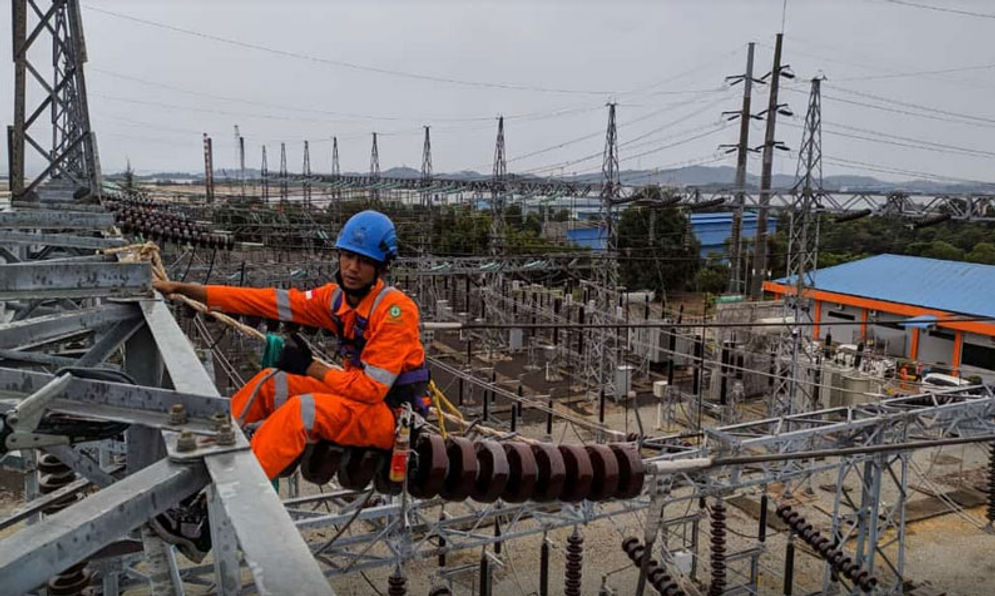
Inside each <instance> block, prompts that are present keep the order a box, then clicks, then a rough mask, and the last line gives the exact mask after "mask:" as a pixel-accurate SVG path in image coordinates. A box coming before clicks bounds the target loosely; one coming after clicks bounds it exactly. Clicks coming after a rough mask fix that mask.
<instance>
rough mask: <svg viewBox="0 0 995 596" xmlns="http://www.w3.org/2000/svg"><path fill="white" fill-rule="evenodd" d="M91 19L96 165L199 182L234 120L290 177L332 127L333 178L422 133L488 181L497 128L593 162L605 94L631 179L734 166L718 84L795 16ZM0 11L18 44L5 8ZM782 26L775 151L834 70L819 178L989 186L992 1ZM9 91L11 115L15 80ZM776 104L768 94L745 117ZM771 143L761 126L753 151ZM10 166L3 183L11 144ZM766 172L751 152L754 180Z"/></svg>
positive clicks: (413, 6)
mask: <svg viewBox="0 0 995 596" xmlns="http://www.w3.org/2000/svg"><path fill="white" fill-rule="evenodd" d="M82 5H83V22H84V28H85V35H86V42H87V49H88V52H89V62H88V64H87V68H86V77H87V84H88V87H89V94H90V110H91V117H92V121H93V126H94V129H95V130H96V132H97V135H98V143H99V150H100V156H101V160H102V163H103V167H104V170H105V171H108V172H113V171H120V170H121V169H123V168H124V165H125V162H126V160H127V159H130V160H131V163H132V165H133V166H134V167H135V168H136V169H137V170H139V171H143V172H148V171H165V170H169V171H176V170H180V171H190V172H196V171H199V170H202V169H203V165H202V164H203V161H202V160H203V157H202V151H201V133H202V132H207V133H209V134H210V135H212V137H213V138H214V147H215V166H216V167H219V168H230V167H233V166H234V165H235V163H236V155H237V154H236V148H235V142H234V129H233V127H234V126H235V125H236V124H237V125H238V126H239V128H240V130H241V132H242V134H243V136H244V137H245V139H246V153H247V157H246V162H247V166H250V167H258V166H259V162H260V152H261V146H262V145H263V144H265V145H266V147H267V151H268V157H269V167H270V169H271V170H276V169H277V168H278V167H279V153H280V151H279V143H280V142H281V141H283V142H286V144H287V161H288V166H289V169H290V170H291V171H300V169H301V162H302V150H303V140H304V139H308V140H309V141H310V144H311V164H312V169H313V170H314V171H315V172H327V171H329V169H330V162H331V137H332V136H333V135H337V136H338V139H339V150H340V155H341V164H342V169H343V171H366V170H368V168H369V160H370V132H371V131H378V132H379V133H380V135H381V136H380V139H379V150H380V163H381V166H382V168H383V169H386V168H389V167H392V166H400V165H407V166H410V167H413V168H419V167H420V165H421V150H422V134H423V133H422V128H421V127H422V126H423V125H430V126H431V127H432V150H433V158H434V159H433V161H434V166H435V170H436V172H452V171H457V170H464V169H474V170H478V171H489V170H490V168H491V161H492V159H493V154H494V136H495V131H496V120H495V117H496V116H497V115H498V114H503V115H505V117H506V122H505V135H506V143H507V154H508V158H509V170H511V171H513V172H534V173H538V174H550V175H559V174H571V173H574V172H578V173H579V172H590V171H597V170H599V169H600V166H601V151H602V148H603V145H604V128H605V123H606V119H607V116H606V108H605V107H604V105H605V103H606V102H607V101H609V100H613V101H617V102H618V122H619V133H618V134H619V140H620V142H621V143H622V145H621V148H620V155H621V159H622V167H623V169H630V168H639V169H651V168H661V169H665V168H670V167H676V166H680V165H688V164H695V163H700V164H709V165H720V164H727V165H734V156H732V155H729V156H726V155H724V154H723V153H721V152H719V151H718V150H717V146H718V145H719V144H720V143H734V142H735V141H736V137H737V134H738V125H737V123H735V122H728V123H727V122H725V121H724V120H723V119H722V118H721V116H720V112H722V111H723V110H735V109H738V107H739V105H740V87H738V86H737V87H734V88H728V87H726V86H725V85H724V82H723V79H724V77H725V76H726V75H731V74H737V73H741V72H742V71H743V69H744V66H745V58H746V47H747V43H748V42H751V41H754V42H756V43H757V54H756V67H755V73H756V76H760V75H762V74H763V73H765V72H766V71H768V70H769V69H770V62H771V59H772V54H773V43H774V35H775V34H776V33H777V31H778V30H780V28H781V24H782V8H783V6H784V3H783V1H782V0H750V1H746V0H738V1H733V0H709V1H706V0H698V1H693V0H658V1H645V2H637V1H601V2H593V1H588V2H568V1H554V0H546V1H543V0H537V1H533V2H524V1H507V0H506V1H502V2H477V1H460V2H457V1H452V2H447V1H434V2H428V1H395V2H380V1H372V0H364V1H360V0H354V1H351V2H342V1H326V0H322V1H318V0H314V1H309V2H301V1H296V2H291V1H286V2H275V1H272V0H267V1H265V2H264V1H258V0H240V1H233V0H215V1H212V2H204V1H201V0H173V1H168V2H167V1H164V0H158V1H152V0H133V1H129V2H117V1H112V0H82ZM2 14H3V16H2V17H0V19H3V21H4V25H3V27H2V28H0V31H2V34H3V35H4V36H5V39H9V38H10V37H9V36H10V21H9V19H10V17H9V16H8V15H10V12H9V11H5V12H3V13H2ZM178 29H183V30H187V32H182V31H179V30H178ZM784 31H785V42H784V61H785V62H787V63H789V64H790V65H791V66H792V69H793V70H794V72H795V73H796V75H797V78H796V79H795V80H794V81H792V82H786V85H785V91H784V93H783V95H782V100H783V101H785V102H787V103H789V105H790V107H791V109H792V110H793V111H794V112H795V116H794V117H793V118H785V119H782V120H780V121H779V127H778V135H777V137H778V139H779V140H781V141H783V142H785V143H786V144H787V145H789V146H790V147H791V148H792V149H796V148H797V147H798V145H799V142H800V139H801V133H802V130H801V126H802V124H803V123H804V115H805V106H806V101H807V93H808V88H809V82H808V80H809V79H810V78H811V77H813V76H815V75H817V74H823V75H825V76H826V77H827V78H828V80H827V81H826V82H825V83H824V87H823V97H824V99H823V121H824V137H823V151H824V155H825V172H826V174H827V175H828V174H840V173H851V174H867V175H873V176H876V177H878V178H881V179H886V180H903V179H910V178H916V177H920V176H922V177H927V178H928V177H931V176H940V177H945V178H939V180H940V181H957V180H981V181H995V172H993V171H992V166H991V164H992V161H993V158H995V143H992V141H991V139H992V138H993V136H995V135H993V132H995V130H993V129H995V105H993V102H992V101H991V97H992V96H993V93H995V43H993V42H992V40H993V38H995V2H991V1H988V0H977V1H972V0H908V1H905V0H833V1H829V0H823V1H815V0H788V2H787V10H786V18H785V20H784ZM223 40H229V41H227V42H226V41H223ZM231 42H236V43H231ZM238 43H241V44H249V45H251V46H254V47H248V46H246V45H241V46H240V45H237V44H238ZM10 52H11V45H10V43H9V42H8V43H0V80H5V81H11V83H12V81H13V65H12V61H11V54H10ZM41 64H42V65H44V64H45V61H44V59H42V60H41ZM412 75H414V76H412ZM4 89H7V90H8V91H7V92H5V93H0V113H2V114H3V115H4V120H5V123H9V122H10V118H11V117H12V114H13V97H12V93H11V92H10V90H11V89H12V84H11V86H6V85H5V86H4ZM36 98H37V94H36V95H35V96H33V99H35V100H36ZM29 101H30V100H29ZM766 101H767V91H766V87H760V88H759V89H757V90H756V91H755V95H754V108H755V110H754V111H759V110H761V109H763V108H764V107H766ZM872 106H877V107H872ZM781 123H783V126H782V125H781ZM762 137H763V123H762V122H760V121H756V122H755V123H754V125H753V131H752V136H751V144H753V145H755V146H756V145H760V143H761V142H762ZM2 152H3V155H2V161H0V164H2V165H0V170H2V171H5V170H6V169H7V168H6V164H7V154H6V152H7V147H6V144H4V146H3V148H2ZM794 162H795V155H794V153H791V154H783V153H782V154H780V155H779V156H778V160H777V162H776V167H775V169H776V170H777V171H779V172H781V173H793V172H794V167H795V164H794ZM28 163H29V171H30V170H35V169H36V166H35V167H32V164H33V163H35V162H32V161H31V160H29V162H28ZM759 166H760V164H759V159H758V158H754V159H753V160H752V161H751V165H750V171H751V173H759ZM948 178H949V180H948Z"/></svg>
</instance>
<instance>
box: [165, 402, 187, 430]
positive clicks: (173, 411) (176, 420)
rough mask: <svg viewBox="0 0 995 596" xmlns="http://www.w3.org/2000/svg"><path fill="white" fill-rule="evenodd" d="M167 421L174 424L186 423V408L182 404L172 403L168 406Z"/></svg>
mask: <svg viewBox="0 0 995 596" xmlns="http://www.w3.org/2000/svg"><path fill="white" fill-rule="evenodd" d="M169 423H170V424H172V425H174V426H176V425H179V424H186V423H187V410H186V408H184V407H183V404H173V406H172V407H171V408H169Z"/></svg>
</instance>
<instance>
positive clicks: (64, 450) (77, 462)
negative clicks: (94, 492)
mask: <svg viewBox="0 0 995 596" xmlns="http://www.w3.org/2000/svg"><path fill="white" fill-rule="evenodd" d="M42 451H46V452H48V453H51V454H52V455H54V456H55V457H57V458H59V461H61V462H62V463H64V464H66V465H67V466H69V467H70V468H72V469H73V471H74V472H76V473H77V474H79V475H80V476H83V477H84V478H86V479H87V480H89V481H90V482H92V483H93V484H95V485H97V486H99V487H100V488H106V487H108V486H110V485H112V484H114V483H115V482H117V478H115V477H114V476H111V475H110V474H109V473H108V472H105V471H104V469H103V468H101V467H100V464H99V463H97V462H95V461H94V460H93V459H91V458H90V457H89V456H87V455H86V454H85V453H83V452H82V451H80V450H79V449H74V448H72V447H70V446H68V445H51V446H48V447H43V448H42ZM118 467H119V468H120V466H118Z"/></svg>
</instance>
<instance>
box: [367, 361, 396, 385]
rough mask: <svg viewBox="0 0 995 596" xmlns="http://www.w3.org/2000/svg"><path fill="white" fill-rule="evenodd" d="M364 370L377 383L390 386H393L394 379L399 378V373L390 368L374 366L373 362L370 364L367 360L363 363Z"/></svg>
mask: <svg viewBox="0 0 995 596" xmlns="http://www.w3.org/2000/svg"><path fill="white" fill-rule="evenodd" d="M363 372H364V373H366V376H368V377H370V378H371V379H373V380H374V381H376V382H377V383H380V384H381V385H386V386H388V387H391V386H393V385H394V381H395V380H396V379H397V375H395V374H394V373H392V372H390V371H389V370H385V369H382V368H379V367H377V366H373V365H372V364H368V363H366V362H364V363H363Z"/></svg>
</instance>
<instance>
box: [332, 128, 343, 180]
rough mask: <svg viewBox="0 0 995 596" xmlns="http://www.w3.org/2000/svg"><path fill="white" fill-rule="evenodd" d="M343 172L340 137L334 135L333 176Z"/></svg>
mask: <svg viewBox="0 0 995 596" xmlns="http://www.w3.org/2000/svg"><path fill="white" fill-rule="evenodd" d="M341 173H342V172H341V170H339V138H338V137H332V176H338V175H340V174H341Z"/></svg>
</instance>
